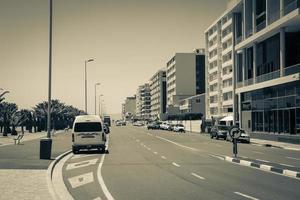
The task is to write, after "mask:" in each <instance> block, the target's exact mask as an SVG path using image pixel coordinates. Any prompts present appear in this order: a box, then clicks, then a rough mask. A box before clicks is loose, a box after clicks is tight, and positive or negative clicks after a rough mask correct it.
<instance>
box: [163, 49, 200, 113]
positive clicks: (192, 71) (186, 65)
mask: <svg viewBox="0 0 300 200" xmlns="http://www.w3.org/2000/svg"><path fill="white" fill-rule="evenodd" d="M166 74H167V113H168V114H178V113H179V112H180V111H179V102H180V100H182V99H185V98H187V97H190V96H194V95H196V94H201V93H204V92H205V81H204V80H205V50H204V49H196V50H195V51H194V52H192V53H176V54H175V56H173V57H172V58H171V59H170V60H169V61H168V62H167V72H166Z"/></svg>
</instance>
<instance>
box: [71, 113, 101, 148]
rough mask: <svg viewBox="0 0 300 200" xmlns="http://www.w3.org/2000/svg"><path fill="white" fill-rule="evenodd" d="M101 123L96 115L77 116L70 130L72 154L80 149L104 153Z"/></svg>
mask: <svg viewBox="0 0 300 200" xmlns="http://www.w3.org/2000/svg"><path fill="white" fill-rule="evenodd" d="M103 125H104V124H103V122H102V120H101V118H100V117H99V116H96V115H80V116H77V117H76V118H75V120H74V123H73V130H72V142H73V144H72V151H73V153H74V154H76V153H78V152H79V151H80V150H81V149H98V150H99V151H102V152H104V151H105V142H106V134H105V132H104V128H103Z"/></svg>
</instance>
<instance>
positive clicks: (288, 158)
mask: <svg viewBox="0 0 300 200" xmlns="http://www.w3.org/2000/svg"><path fill="white" fill-rule="evenodd" d="M286 158H288V159H292V160H300V159H299V158H294V157H286Z"/></svg>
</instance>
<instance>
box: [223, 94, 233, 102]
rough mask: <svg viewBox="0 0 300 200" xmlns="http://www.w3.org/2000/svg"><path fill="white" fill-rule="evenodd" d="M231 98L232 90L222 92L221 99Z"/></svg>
mask: <svg viewBox="0 0 300 200" xmlns="http://www.w3.org/2000/svg"><path fill="white" fill-rule="evenodd" d="M231 99H232V92H226V93H224V94H223V100H224V101H228V100H231Z"/></svg>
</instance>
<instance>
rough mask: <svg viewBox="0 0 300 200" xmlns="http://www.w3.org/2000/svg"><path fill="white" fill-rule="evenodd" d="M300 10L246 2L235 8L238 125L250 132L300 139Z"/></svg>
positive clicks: (292, 0) (263, 0) (286, 3)
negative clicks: (298, 136)
mask: <svg viewBox="0 0 300 200" xmlns="http://www.w3.org/2000/svg"><path fill="white" fill-rule="evenodd" d="M299 7H300V2H299V0H260V1H258V0H243V1H242V2H241V3H240V4H239V5H237V6H236V8H235V12H234V15H233V18H234V21H235V23H234V27H235V31H234V37H235V38H234V39H235V41H236V42H235V46H234V49H235V59H236V66H235V76H236V84H235V86H236V94H237V98H236V99H237V101H236V105H237V108H238V109H237V112H236V120H237V121H239V124H240V126H241V127H242V128H244V129H246V130H248V131H251V132H258V133H259V132H264V133H281V134H300V9H299Z"/></svg>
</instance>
